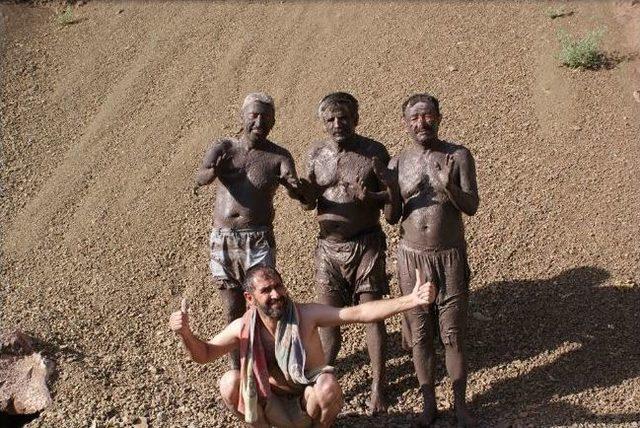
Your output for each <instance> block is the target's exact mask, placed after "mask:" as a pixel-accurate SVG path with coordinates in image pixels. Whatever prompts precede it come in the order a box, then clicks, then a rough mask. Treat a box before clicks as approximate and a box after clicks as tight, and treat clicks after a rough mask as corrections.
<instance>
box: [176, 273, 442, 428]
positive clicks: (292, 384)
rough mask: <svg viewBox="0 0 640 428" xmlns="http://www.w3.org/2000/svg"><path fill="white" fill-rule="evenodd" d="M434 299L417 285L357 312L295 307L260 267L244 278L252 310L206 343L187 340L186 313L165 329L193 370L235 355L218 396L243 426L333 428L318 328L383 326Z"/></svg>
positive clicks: (335, 393) (336, 394) (330, 378)
mask: <svg viewBox="0 0 640 428" xmlns="http://www.w3.org/2000/svg"><path fill="white" fill-rule="evenodd" d="M418 276H419V275H416V277H418ZM435 295H436V289H435V287H434V285H433V284H431V283H429V282H427V283H424V284H419V283H418V282H416V284H415V287H414V288H413V291H412V292H411V293H410V294H407V295H406V296H403V297H399V298H396V299H389V300H378V301H371V302H367V303H363V304H360V305H358V306H351V307H346V308H336V307H333V306H329V305H322V304H317V303H305V304H303V303H295V302H293V301H292V300H291V299H290V297H289V295H288V293H287V289H286V288H285V286H284V284H283V283H282V278H281V277H280V274H279V273H278V272H277V271H276V270H275V269H274V268H273V267H270V266H262V265H259V266H255V267H253V268H250V269H249V270H248V271H247V273H246V277H245V283H244V297H245V299H246V301H247V305H248V307H249V309H248V310H247V312H246V313H245V314H244V315H243V316H242V318H239V319H237V320H235V321H233V322H231V323H230V324H229V325H228V326H227V327H226V328H225V329H224V330H222V331H221V332H220V333H218V334H217V335H216V336H215V337H214V338H213V339H211V340H210V341H209V342H204V341H202V340H200V339H198V338H197V337H196V336H194V334H193V333H192V332H191V329H190V328H189V316H188V314H187V310H186V308H185V307H184V306H185V305H183V308H182V310H181V311H177V312H174V313H173V314H171V317H170V319H169V326H170V328H171V329H172V330H173V331H175V332H176V333H177V334H179V335H180V337H181V338H182V342H183V343H184V345H185V347H186V349H187V351H188V352H189V353H190V355H191V358H192V359H193V360H194V361H196V362H198V363H201V364H204V363H207V362H210V361H213V360H215V359H216V358H219V357H220V356H222V355H224V354H226V353H228V352H231V351H233V350H238V349H239V350H240V355H241V363H240V370H230V371H228V372H227V373H225V374H224V375H223V376H222V378H221V379H220V393H221V395H222V398H223V400H224V402H225V404H226V405H227V407H228V408H229V409H230V410H231V411H232V412H233V413H234V414H235V415H236V416H238V417H239V418H241V420H244V421H245V422H247V423H249V424H251V425H252V426H265V427H268V426H278V427H281V426H282V427H303V426H311V424H313V425H314V426H330V425H331V424H332V423H333V421H334V420H335V418H336V416H337V415H338V413H339V412H340V409H341V408H342V404H343V402H342V390H341V389H340V385H339V384H338V382H337V381H336V378H335V376H334V374H333V368H332V367H330V366H326V365H325V358H324V355H323V353H322V344H321V342H320V335H319V333H318V328H320V327H334V326H339V325H344V324H349V323H371V322H375V321H379V320H383V319H385V318H387V317H390V316H392V315H394V314H397V313H399V312H402V311H406V310H410V309H412V308H415V307H417V306H419V305H428V304H430V303H432V302H433V300H434V298H435Z"/></svg>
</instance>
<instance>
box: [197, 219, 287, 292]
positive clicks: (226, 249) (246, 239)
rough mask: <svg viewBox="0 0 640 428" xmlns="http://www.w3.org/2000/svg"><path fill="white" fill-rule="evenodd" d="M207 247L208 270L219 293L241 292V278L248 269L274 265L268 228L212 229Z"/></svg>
mask: <svg viewBox="0 0 640 428" xmlns="http://www.w3.org/2000/svg"><path fill="white" fill-rule="evenodd" d="M209 247H210V248H211V259H210V261H209V267H210V268H211V274H212V275H213V278H214V279H215V280H216V282H217V283H218V285H219V287H220V289H236V288H242V282H243V281H244V274H245V272H246V271H247V270H248V269H249V268H251V267H253V266H255V265H258V264H266V265H269V266H275V264H276V244H275V238H274V236H273V229H272V228H270V227H263V228H252V229H221V228H214V229H213V230H212V231H211V236H210V238H209Z"/></svg>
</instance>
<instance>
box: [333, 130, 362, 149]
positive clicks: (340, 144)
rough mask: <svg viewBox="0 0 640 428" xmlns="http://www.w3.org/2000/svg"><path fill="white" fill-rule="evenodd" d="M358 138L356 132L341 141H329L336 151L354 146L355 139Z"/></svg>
mask: <svg viewBox="0 0 640 428" xmlns="http://www.w3.org/2000/svg"><path fill="white" fill-rule="evenodd" d="M357 139H358V134H353V135H351V136H349V137H347V138H345V139H344V140H342V141H335V140H331V143H332V144H333V146H334V147H335V149H336V151H338V152H341V151H347V150H350V149H351V148H353V147H354V146H355V143H356V140H357Z"/></svg>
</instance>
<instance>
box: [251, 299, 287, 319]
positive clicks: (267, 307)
mask: <svg viewBox="0 0 640 428" xmlns="http://www.w3.org/2000/svg"><path fill="white" fill-rule="evenodd" d="M287 306H289V296H283V297H281V298H279V299H276V300H271V301H268V302H267V303H265V304H264V305H256V307H257V308H258V311H260V312H261V313H262V314H263V315H266V316H267V317H269V318H271V319H274V320H279V319H280V318H282V315H284V313H285V311H286V309H287Z"/></svg>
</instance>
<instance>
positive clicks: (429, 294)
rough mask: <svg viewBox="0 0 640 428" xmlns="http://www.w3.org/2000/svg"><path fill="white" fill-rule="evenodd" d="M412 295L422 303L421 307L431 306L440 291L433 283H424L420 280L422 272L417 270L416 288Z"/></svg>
mask: <svg viewBox="0 0 640 428" xmlns="http://www.w3.org/2000/svg"><path fill="white" fill-rule="evenodd" d="M411 295H412V296H413V297H414V298H415V299H416V300H417V301H418V302H420V305H430V304H432V303H433V302H434V301H435V300H436V296H437V295H438V289H437V288H436V285H435V284H434V283H433V282H431V281H427V282H424V283H423V282H422V280H421V279H420V271H419V270H418V269H416V286H415V287H414V288H413V292H412V293H411Z"/></svg>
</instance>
